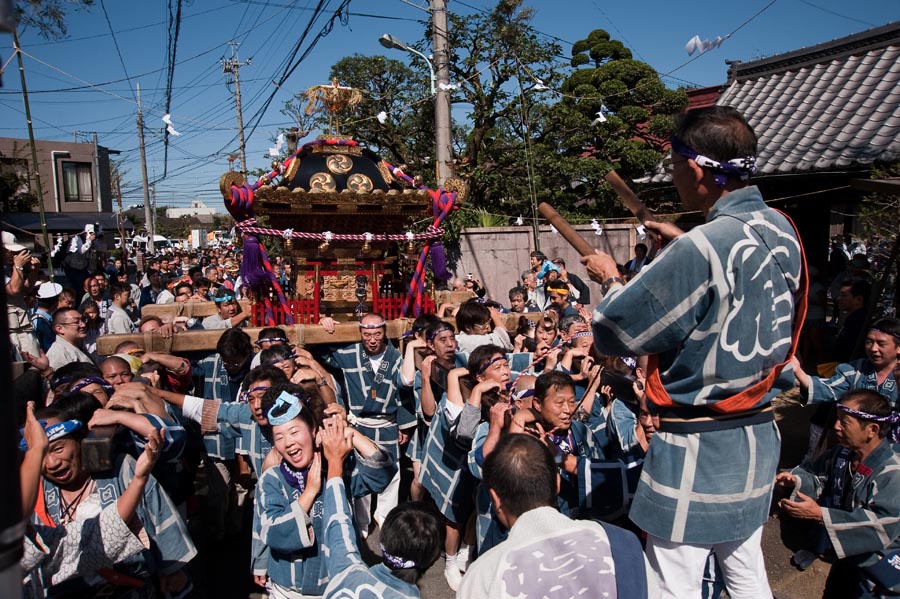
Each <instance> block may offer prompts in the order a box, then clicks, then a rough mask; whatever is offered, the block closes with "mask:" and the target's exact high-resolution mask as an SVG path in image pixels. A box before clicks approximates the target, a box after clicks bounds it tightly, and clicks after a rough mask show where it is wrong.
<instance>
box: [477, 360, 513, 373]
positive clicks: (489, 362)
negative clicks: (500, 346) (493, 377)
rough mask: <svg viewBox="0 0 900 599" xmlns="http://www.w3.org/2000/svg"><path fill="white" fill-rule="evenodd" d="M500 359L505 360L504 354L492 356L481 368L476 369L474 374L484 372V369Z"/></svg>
mask: <svg viewBox="0 0 900 599" xmlns="http://www.w3.org/2000/svg"><path fill="white" fill-rule="evenodd" d="M500 360H503V361H506V356H497V357H496V358H492V359H491V360H488V361H487V362H486V363H485V364H484V365H483V366H482V367H481V368H479V369H478V372H476V373H475V374H476V375H479V374H484V371H485V370H487V369H488V368H490V367H491V365H492V364H496V363H497V362H499V361H500Z"/></svg>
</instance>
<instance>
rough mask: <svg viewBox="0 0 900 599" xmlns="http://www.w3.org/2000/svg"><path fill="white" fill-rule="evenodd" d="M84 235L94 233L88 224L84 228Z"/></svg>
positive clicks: (92, 226)
mask: <svg viewBox="0 0 900 599" xmlns="http://www.w3.org/2000/svg"><path fill="white" fill-rule="evenodd" d="M84 232H85V233H94V225H92V224H90V223H88V224H86V225H85V226H84Z"/></svg>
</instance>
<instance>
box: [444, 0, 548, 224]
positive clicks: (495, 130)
mask: <svg viewBox="0 0 900 599" xmlns="http://www.w3.org/2000/svg"><path fill="white" fill-rule="evenodd" d="M522 5H523V2H522V0H501V1H500V2H498V3H497V5H496V6H495V7H494V9H493V10H491V11H490V12H488V13H475V14H472V15H468V16H460V15H454V14H451V15H450V27H449V33H448V35H449V38H450V40H449V42H450V80H451V83H453V84H455V85H458V86H459V89H458V90H456V91H454V92H453V96H452V101H453V102H454V103H457V104H464V105H467V106H469V107H470V112H469V115H468V118H467V122H466V123H465V124H464V125H463V126H462V129H461V130H460V131H459V133H461V134H462V135H459V134H458V138H457V142H456V145H457V151H458V156H459V157H458V173H459V175H460V176H462V177H464V178H465V179H467V181H468V183H469V191H470V198H471V199H470V201H471V202H472V203H473V204H474V205H477V206H482V207H485V208H490V209H493V208H497V207H500V206H502V205H504V204H506V205H508V204H513V207H512V208H513V209H514V210H518V208H517V207H515V204H517V203H519V202H520V201H521V196H522V193H521V191H522V190H521V188H520V186H519V185H516V184H515V183H513V182H512V181H510V177H519V179H520V181H519V182H520V183H521V181H523V180H524V174H525V170H524V161H523V160H522V153H520V152H517V151H516V150H518V149H519V148H520V147H521V146H520V145H519V144H521V142H522V140H523V139H524V135H523V134H524V126H523V119H522V103H521V94H520V91H521V90H520V80H521V79H522V78H527V80H528V83H526V84H525V85H531V82H532V81H537V80H543V81H551V80H553V79H554V78H555V76H556V72H557V70H558V67H557V63H555V62H554V61H555V59H556V57H557V56H558V54H559V53H560V51H561V50H560V48H559V46H558V45H556V44H555V43H553V42H548V41H546V39H543V38H541V37H540V36H539V35H538V34H537V33H536V32H535V30H534V29H532V28H531V26H530V25H529V22H530V20H531V18H532V16H533V11H532V10H531V9H527V8H523V6H522ZM526 73H527V75H526ZM511 183H513V184H512V187H511V186H510V184H511ZM526 197H527V196H526ZM509 208H510V206H507V209H509Z"/></svg>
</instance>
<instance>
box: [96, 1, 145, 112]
mask: <svg viewBox="0 0 900 599" xmlns="http://www.w3.org/2000/svg"><path fill="white" fill-rule="evenodd" d="M100 8H102V9H103V16H104V17H106V24H107V26H109V33H110V35H112V40H113V45H114V46H115V47H116V54H118V55H119V62H120V63H121V64H122V72H123V73H125V79H126V80H127V81H128V87H130V88H131V95H132V96H134V97H135V98H137V96H135V95H134V87H132V85H131V78H130V77H129V76H128V69H127V68H125V59H124V58H122V50H120V49H119V41H118V40H117V39H116V34H115V32H114V31H113V26H112V22H111V21H110V20H109V13H107V12H106V4H105V3H104V2H103V0H100Z"/></svg>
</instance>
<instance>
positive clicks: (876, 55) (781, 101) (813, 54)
mask: <svg viewBox="0 0 900 599" xmlns="http://www.w3.org/2000/svg"><path fill="white" fill-rule="evenodd" d="M728 75H729V82H728V84H727V86H726V88H725V90H724V91H723V92H722V95H721V96H720V97H719V98H718V100H717V101H716V104H718V105H720V106H733V107H734V108H736V109H738V110H739V111H740V112H741V113H742V114H743V115H744V117H745V118H746V119H747V121H748V122H749V123H750V126H751V127H753V130H754V131H755V132H756V135H757V137H758V138H759V152H758V155H757V158H758V164H759V173H758V176H759V175H762V176H765V175H777V174H785V173H804V172H816V171H837V170H846V169H850V168H854V167H860V166H865V165H869V164H871V163H873V162H875V161H892V160H897V159H900V23H891V24H888V25H884V26H882V27H877V28H875V29H869V30H868V31H864V32H862V33H857V34H854V35H851V36H848V37H845V38H840V39H837V40H833V41H830V42H826V43H824V44H819V45H816V46H811V47H809V48H802V49H800V50H794V51H792V52H788V53H786V54H779V55H777V56H772V57H769V58H764V59H761V60H755V61H753V62H747V63H742V62H737V61H736V62H732V63H731V68H730V69H729V73H728ZM670 180H671V178H670V177H669V176H668V175H666V174H665V173H664V171H663V170H662V168H661V165H658V166H657V168H656V169H655V170H654V171H653V172H652V173H651V174H650V176H649V177H648V178H645V179H643V180H642V181H643V182H653V183H662V182H669V181H670Z"/></svg>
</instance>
